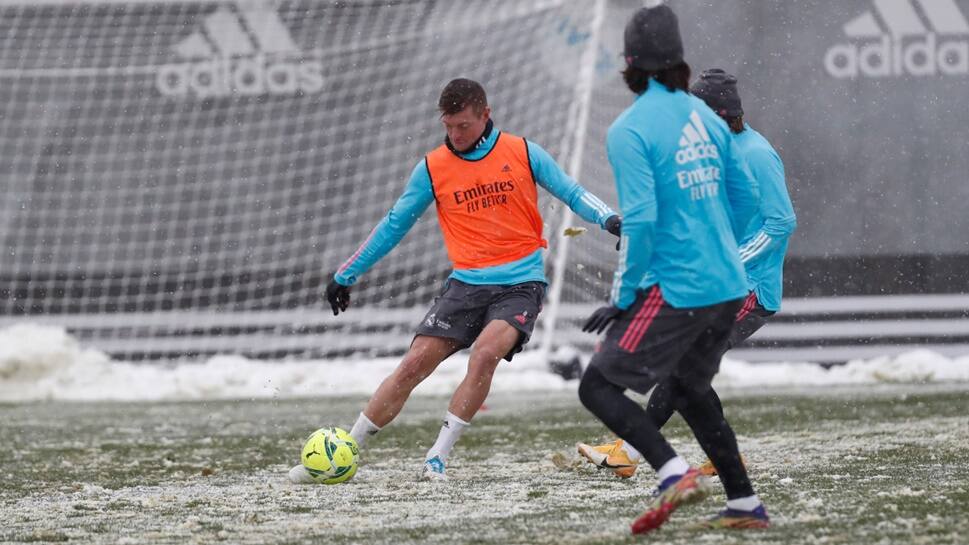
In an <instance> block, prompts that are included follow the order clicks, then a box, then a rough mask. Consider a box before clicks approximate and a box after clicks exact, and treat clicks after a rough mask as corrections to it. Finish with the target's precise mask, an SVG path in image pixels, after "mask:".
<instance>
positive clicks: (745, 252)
mask: <svg viewBox="0 0 969 545" xmlns="http://www.w3.org/2000/svg"><path fill="white" fill-rule="evenodd" d="M734 140H736V142H737V147H738V148H740V153H741V154H742V155H743V156H744V158H745V159H746V160H747V165H748V166H749V167H750V171H751V173H752V174H753V175H754V178H755V179H756V180H757V183H758V185H759V186H760V208H759V209H758V211H757V213H756V214H754V217H753V219H752V220H751V222H750V225H749V226H748V227H747V231H746V233H744V237H743V240H742V241H741V243H740V259H741V261H743V263H744V268H745V269H746V270H747V279H748V281H749V288H750V290H751V291H753V292H754V293H756V294H757V300H758V301H760V304H761V306H763V307H764V308H766V309H767V310H771V311H774V312H777V311H779V310H780V309H781V295H782V293H783V289H784V256H785V254H787V243H788V240H789V239H790V237H791V234H793V233H794V230H795V229H796V228H797V217H796V216H795V214H794V205H793V204H791V197H790V195H788V192H787V184H786V183H785V179H784V163H783V161H781V158H780V156H779V155H778V154H777V151H776V150H774V148H773V146H771V145H770V142H768V141H767V139H766V138H764V137H763V135H761V134H760V133H759V132H757V131H755V130H754V129H752V128H751V127H750V125H746V124H745V125H744V131H743V132H741V133H740V134H738V135H736V136H735V137H734Z"/></svg>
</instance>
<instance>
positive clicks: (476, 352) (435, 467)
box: [421, 320, 521, 479]
mask: <svg viewBox="0 0 969 545" xmlns="http://www.w3.org/2000/svg"><path fill="white" fill-rule="evenodd" d="M520 336H521V333H520V332H519V331H518V330H517V329H515V328H514V327H512V326H511V325H510V324H509V323H508V322H505V321H503V320H494V321H492V322H490V323H489V324H488V325H486V326H485V328H484V330H483V331H482V332H481V334H480V335H478V339H477V340H476V341H475V343H474V347H473V348H472V349H471V357H470V358H469V360H468V372H467V373H466V374H465V376H464V380H463V381H461V384H460V385H459V386H458V388H457V390H455V391H454V395H453V396H452V397H451V404H450V405H449V406H448V412H447V414H446V415H445V416H444V425H443V426H442V427H441V433H440V434H438V436H437V441H435V442H434V446H432V447H431V450H429V451H428V452H427V456H426V457H425V460H426V461H425V462H424V466H423V468H422V469H421V478H424V479H444V478H445V474H444V466H445V464H446V463H447V457H448V455H449V454H450V453H451V448H452V447H453V446H454V443H456V442H457V440H458V438H459V437H461V433H462V432H463V431H464V428H466V427H467V426H468V424H469V423H470V422H471V419H472V418H474V415H475V414H476V413H477V412H478V409H480V408H481V405H482V404H483V403H484V400H485V398H487V397H488V392H489V391H491V379H492V378H493V377H494V375H495V370H496V369H497V368H498V363H499V362H501V359H502V358H503V357H505V355H506V354H508V352H510V351H511V349H512V348H514V346H515V344H516V343H517V342H518V339H519V337H520Z"/></svg>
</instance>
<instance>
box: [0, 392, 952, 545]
mask: <svg viewBox="0 0 969 545" xmlns="http://www.w3.org/2000/svg"><path fill="white" fill-rule="evenodd" d="M722 394H723V397H724V403H725V406H726V408H727V412H728V415H729V416H730V417H731V419H732V421H733V423H734V426H735V428H736V430H737V432H738V435H739V437H740V442H741V446H742V450H743V451H744V453H745V455H746V457H747V459H748V461H749V466H750V472H751V475H752V477H753V480H754V483H755V486H756V487H757V489H758V492H759V493H760V494H761V496H762V497H763V498H764V499H765V500H766V502H767V505H768V509H769V511H770V513H771V515H772V517H773V522H774V527H773V528H772V529H770V530H767V531H764V532H756V533H752V532H746V533H727V532H703V531H699V532H698V531H692V530H688V529H687V528H686V526H687V525H688V524H689V523H690V522H692V521H694V520H696V519H697V518H699V517H703V516H706V515H709V514H712V513H713V512H715V511H716V510H717V509H719V508H720V507H721V505H722V503H723V497H722V495H717V496H715V497H714V498H712V499H709V500H707V501H706V502H705V503H703V504H702V505H700V506H697V507H691V508H684V509H683V510H681V511H678V512H677V513H676V514H675V515H674V518H673V519H672V520H671V521H670V522H669V523H668V524H667V525H666V526H664V527H663V528H662V529H661V530H660V531H659V532H658V533H657V534H655V535H652V536H649V537H647V538H640V539H633V538H632V537H630V536H629V535H628V524H629V522H630V521H631V520H632V519H633V518H634V517H635V516H637V515H638V514H639V512H640V511H641V509H642V508H643V506H644V505H645V503H646V498H647V494H648V493H649V490H650V488H651V487H652V486H653V484H654V483H653V477H652V475H651V472H650V471H640V472H639V473H638V474H637V475H636V476H635V477H634V478H633V479H630V480H627V481H620V480H617V479H614V478H612V477H611V476H610V475H609V474H607V473H605V472H599V471H596V470H594V469H592V468H590V467H587V466H585V465H583V464H582V463H581V462H579V461H578V460H577V459H576V457H575V456H574V455H573V453H572V445H573V444H574V443H575V442H576V441H579V440H583V441H592V440H597V439H602V438H605V437H607V434H606V432H605V430H604V429H603V427H602V426H601V425H600V424H599V423H598V422H596V421H595V420H594V419H593V418H592V417H591V416H590V415H589V414H588V413H586V412H585V411H584V410H583V409H582V407H581V406H580V405H579V404H578V401H577V400H576V398H575V395H574V392H569V391H558V392H554V391H543V392H525V391H521V392H513V391H512V392H505V393H500V394H497V395H493V396H492V397H491V398H489V400H488V410H486V411H484V412H483V413H481V414H480V415H479V416H478V418H476V419H475V421H474V423H473V425H472V427H471V428H470V429H469V431H468V432H467V433H466V435H465V437H464V438H463V439H462V442H461V443H459V445H458V447H457V448H456V449H455V452H454V454H453V458H452V462H451V466H450V468H449V473H450V475H451V481H450V482H448V483H445V484H443V485H442V484H437V483H421V482H417V481H416V479H415V477H416V472H417V469H418V467H419V463H420V461H421V457H422V455H423V453H424V451H425V449H426V448H427V447H428V446H429V444H430V443H431V442H432V441H433V438H434V436H435V434H436V432H437V429H438V427H439V418H440V416H441V414H442V413H443V411H444V408H445V407H446V404H447V400H446V398H442V397H438V396H435V395H424V396H418V397H416V398H414V399H412V400H411V402H410V403H409V404H408V406H407V407H406V408H405V411H404V413H403V414H402V416H401V418H400V419H399V420H398V421H397V422H395V423H394V424H393V425H391V426H390V427H388V428H387V429H386V430H384V431H383V432H381V434H380V435H378V436H377V437H376V438H374V439H373V440H372V441H371V443H370V444H368V445H367V448H366V449H365V450H364V453H363V455H364V459H365V465H364V466H363V467H362V468H361V470H360V472H359V473H358V475H357V476H356V477H355V478H354V479H353V480H351V481H350V482H348V483H346V484H343V485H337V486H322V485H319V486H295V485H290V484H288V483H286V482H285V481H284V472H285V470H286V469H288V467H289V466H290V465H291V464H292V463H294V462H295V461H296V458H297V452H298V449H299V446H300V443H301V441H302V440H303V438H304V437H305V436H306V435H307V434H308V433H309V432H310V431H311V430H312V429H314V428H315V427H318V426H320V425H324V424H326V425H343V426H346V425H348V423H350V422H351V421H352V419H353V417H354V416H355V414H356V412H357V411H359V409H360V407H361V405H362V403H363V402H364V399H363V398H361V397H356V396H355V397H351V398H341V397H332V396H326V397H313V398H296V399H286V400H279V399H276V400H273V399H269V400H244V401H203V402H198V401H193V402H178V403H172V402H165V403H158V402H153V403H126V402H87V403H73V402H43V403H36V402H35V403H18V404H6V405H0V479H2V481H3V486H0V542H71V543H214V542H224V543H310V542H325V543H359V544H371V543H386V544H411V543H414V544H417V543H422V544H423V543H442V544H444V543H447V544H457V543H478V544H492V543H493V544H502V545H505V544H516V543H523V544H524V543H548V544H579V543H581V544H600V543H601V544H606V543H634V542H647V541H648V542H650V543H672V544H684V545H685V544H690V545H693V544H696V543H728V544H738V545H739V544H744V545H748V544H760V543H826V544H853V545H854V544H860V545H869V544H881V543H931V544H962V543H966V541H965V539H966V538H965V537H964V536H966V535H969V522H967V520H969V463H967V456H966V453H967V452H969V411H967V407H969V386H967V385H965V384H958V383H957V384H947V385H946V384H936V385H918V384H907V385H906V384H877V385H861V386H857V385H856V386H845V387H832V386H824V387H816V386H806V387H805V386H800V387H793V386H789V387H785V388H779V389H775V390H769V391H767V394H765V392H764V390H762V389H759V388H758V389H751V388H744V389H740V390H736V389H734V390H731V389H725V390H723V391H722ZM667 431H668V432H669V435H670V436H671V437H672V438H673V439H674V444H675V446H676V447H677V448H678V449H679V450H680V451H681V452H682V453H683V454H685V455H686V456H687V457H688V458H689V459H691V460H693V461H697V462H698V461H700V460H701V459H702V454H701V453H700V452H699V450H698V448H697V447H696V446H695V444H694V442H693V440H692V438H691V436H690V435H689V432H688V431H687V430H686V427H685V426H684V425H683V424H682V422H681V421H680V420H679V419H678V417H677V418H674V420H673V421H672V422H671V424H670V426H669V427H668V428H667ZM553 458H557V459H558V461H559V464H558V465H556V464H555V463H553ZM563 460H564V463H563Z"/></svg>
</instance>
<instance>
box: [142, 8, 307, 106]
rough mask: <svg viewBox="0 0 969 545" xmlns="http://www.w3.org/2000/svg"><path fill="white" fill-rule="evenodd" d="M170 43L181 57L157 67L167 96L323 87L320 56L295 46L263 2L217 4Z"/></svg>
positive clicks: (267, 92) (279, 92)
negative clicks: (190, 31) (197, 26)
mask: <svg viewBox="0 0 969 545" xmlns="http://www.w3.org/2000/svg"><path fill="white" fill-rule="evenodd" d="M173 49H174V51H175V53H176V54H177V55H178V56H179V57H180V58H182V59H185V61H184V62H180V63H174V64H167V65H164V66H162V67H161V68H160V69H159V70H158V73H157V75H156V78H155V83H156V87H157V89H158V91H159V92H160V93H162V94H163V95H166V96H173V97H185V96H192V95H194V96H198V97H203V98H208V97H227V96H234V95H239V96H260V95H294V94H297V93H316V92H319V91H320V90H322V89H323V64H322V62H320V59H319V58H310V57H308V56H307V55H304V54H303V53H302V52H301V51H300V50H299V48H298V47H297V46H296V43H295V42H294V41H293V37H292V36H291V35H290V33H289V30H288V29H287V28H286V25H284V24H283V22H282V20H280V18H279V14H278V13H276V11H275V10H274V9H273V8H272V7H270V6H269V5H268V4H265V3H259V4H256V3H253V2H246V3H245V4H244V5H239V6H236V8H235V10H233V9H230V8H228V7H221V8H219V9H218V10H216V11H215V12H213V13H211V14H209V15H207V16H206V17H205V18H204V20H203V22H202V28H201V29H199V30H197V31H196V32H194V33H193V34H191V35H190V36H189V37H187V38H185V39H184V40H182V41H181V42H179V43H177V44H175V45H174V46H173Z"/></svg>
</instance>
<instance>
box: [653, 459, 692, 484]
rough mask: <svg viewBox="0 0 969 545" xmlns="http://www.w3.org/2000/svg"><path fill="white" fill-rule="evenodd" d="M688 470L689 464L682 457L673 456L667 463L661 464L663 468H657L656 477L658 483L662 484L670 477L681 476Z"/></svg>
mask: <svg viewBox="0 0 969 545" xmlns="http://www.w3.org/2000/svg"><path fill="white" fill-rule="evenodd" d="M689 470H690V464H688V463H686V460H684V459H683V457H682V456H674V457H673V458H672V459H671V460H670V461H669V462H666V463H665V464H663V467H661V468H659V471H657V472H656V476H657V477H659V482H660V483H662V482H663V481H665V480H666V479H669V478H670V477H673V476H676V475H683V474H685V473H686V472H687V471H689Z"/></svg>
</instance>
